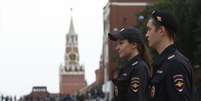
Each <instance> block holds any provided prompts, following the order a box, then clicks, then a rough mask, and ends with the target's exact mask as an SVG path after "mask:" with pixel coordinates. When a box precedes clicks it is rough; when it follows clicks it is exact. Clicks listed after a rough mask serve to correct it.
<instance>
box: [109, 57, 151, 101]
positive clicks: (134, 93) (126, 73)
mask: <svg viewBox="0 0 201 101" xmlns="http://www.w3.org/2000/svg"><path fill="white" fill-rule="evenodd" d="M148 77H149V76H148V66H147V64H146V63H145V62H144V60H143V59H142V57H141V56H139V55H138V56H136V57H134V58H132V59H131V60H129V61H128V63H127V64H126V65H124V66H123V67H122V68H121V69H120V71H119V74H118V77H117V78H116V79H115V80H113V82H114V85H115V87H114V96H115V101H147V100H146V99H147V97H146V89H147V85H148V84H147V83H148Z"/></svg>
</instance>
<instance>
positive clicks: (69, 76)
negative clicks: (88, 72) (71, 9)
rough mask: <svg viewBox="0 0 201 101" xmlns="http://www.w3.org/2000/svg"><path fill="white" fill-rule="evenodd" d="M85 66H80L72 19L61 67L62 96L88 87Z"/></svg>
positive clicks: (76, 38) (76, 36)
mask: <svg viewBox="0 0 201 101" xmlns="http://www.w3.org/2000/svg"><path fill="white" fill-rule="evenodd" d="M84 71H85V70H84V66H83V65H80V64H79V51H78V35H77V34H76V32H75V29H74V25H73V19H72V17H71V20H70V27H69V32H68V33H67V35H66V48H65V59H64V65H61V66H60V70H59V77H60V81H59V83H60V94H61V95H74V94H75V93H76V92H77V91H78V90H80V89H81V88H83V87H85V86H86V81H85V78H84V76H85V75H84Z"/></svg>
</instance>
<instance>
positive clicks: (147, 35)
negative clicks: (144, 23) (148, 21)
mask: <svg viewBox="0 0 201 101" xmlns="http://www.w3.org/2000/svg"><path fill="white" fill-rule="evenodd" d="M148 37H149V33H148V31H147V33H146V34H145V38H146V39H148Z"/></svg>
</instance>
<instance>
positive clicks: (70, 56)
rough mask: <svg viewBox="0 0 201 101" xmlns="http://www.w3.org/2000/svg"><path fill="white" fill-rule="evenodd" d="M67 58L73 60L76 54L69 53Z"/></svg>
mask: <svg viewBox="0 0 201 101" xmlns="http://www.w3.org/2000/svg"><path fill="white" fill-rule="evenodd" d="M69 58H70V59H71V60H73V61H74V60H75V58H76V55H75V54H73V53H71V54H70V55H69Z"/></svg>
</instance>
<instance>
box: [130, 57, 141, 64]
mask: <svg viewBox="0 0 201 101" xmlns="http://www.w3.org/2000/svg"><path fill="white" fill-rule="evenodd" d="M141 58H142V56H141V55H136V56H134V57H133V58H132V59H130V60H128V65H130V64H132V63H134V62H136V61H138V60H140V59H141Z"/></svg>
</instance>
